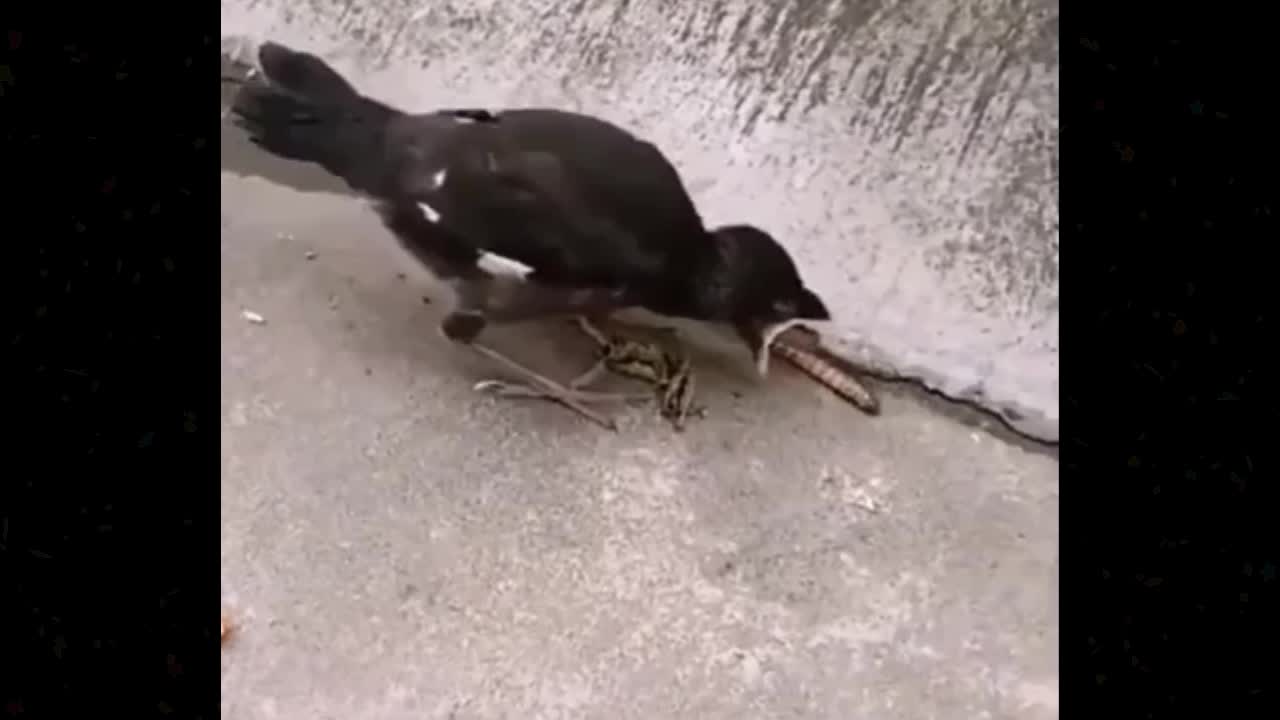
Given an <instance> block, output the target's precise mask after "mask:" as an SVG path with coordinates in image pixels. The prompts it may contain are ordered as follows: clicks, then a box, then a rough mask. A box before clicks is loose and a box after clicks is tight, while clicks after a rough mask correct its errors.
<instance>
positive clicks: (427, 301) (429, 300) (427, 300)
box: [422, 295, 431, 305]
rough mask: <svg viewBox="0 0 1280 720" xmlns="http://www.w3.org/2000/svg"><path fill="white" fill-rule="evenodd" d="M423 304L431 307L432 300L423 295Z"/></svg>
mask: <svg viewBox="0 0 1280 720" xmlns="http://www.w3.org/2000/svg"><path fill="white" fill-rule="evenodd" d="M422 304H423V305H430V304H431V298H429V297H427V296H426V295H423V296H422Z"/></svg>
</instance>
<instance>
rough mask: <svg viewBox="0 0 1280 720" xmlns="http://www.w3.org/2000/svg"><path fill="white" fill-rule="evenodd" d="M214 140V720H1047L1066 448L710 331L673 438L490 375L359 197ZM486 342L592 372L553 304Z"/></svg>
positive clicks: (631, 417) (229, 139) (230, 139)
mask: <svg viewBox="0 0 1280 720" xmlns="http://www.w3.org/2000/svg"><path fill="white" fill-rule="evenodd" d="M223 157H224V165H225V166H226V167H227V168H234V169H235V171H234V172H232V171H230V170H226V171H224V173H223V175H222V193H223V199H222V348H223V349H222V518H223V520H222V584H223V597H222V603H223V607H224V609H225V610H226V611H227V612H228V613H229V614H230V617H231V618H232V619H233V621H234V622H235V623H236V625H237V630H236V634H235V635H234V637H233V638H232V640H231V641H230V642H229V643H228V644H227V645H226V647H224V650H223V653H222V655H223V659H222V716H223V717H225V718H236V719H237V720H254V719H256V718H286V719H288V718H299V719H303V718H305V719H307V720H310V719H313V718H317V719H318V718H335V719H336V718H342V719H344V720H345V719H347V718H350V719H352V720H361V719H364V718H369V719H374V718H377V719H378V720H384V719H390V720H395V719H397V718H413V719H414V720H421V719H423V718H455V719H458V720H465V719H467V718H477V719H480V718H485V719H487V718H530V719H534V718H610V719H611V720H617V719H620V718H645V719H648V718H670V719H672V720H681V719H683V718H690V719H693V718H699V719H702V718H735V719H736V718H748V717H750V718H772V717H795V718H850V717H868V718H878V719H881V720H895V719H897V718H902V719H904V720H905V719H911V720H918V719H920V718H939V719H948V720H949V719H951V718H992V719H996V718H999V719H1004V718H1009V719H1013V718H1017V719H1019V720H1039V719H1040V718H1056V717H1057V716H1058V700H1057V678H1058V666H1057V656H1058V630H1057V627H1058V603H1057V596H1058V542H1057V528H1058V523H1057V517H1058V477H1057V469H1058V468H1057V463H1056V461H1055V460H1053V459H1052V458H1050V457H1046V456H1045V455H1043V454H1038V453H1035V452H1030V451H1028V450H1027V449H1025V448H1022V447H1018V446H1016V445H1013V444H1010V443H1006V442H1002V441H1000V440H998V439H996V438H994V437H992V436H991V435H989V434H987V433H985V432H980V431H978V430H975V429H974V428H970V427H966V426H964V425H962V424H961V423H958V422H956V421H955V420H953V419H951V418H948V417H946V416H943V415H939V414H938V413H936V412H934V411H933V410H931V409H930V408H929V407H927V406H926V405H924V404H921V403H920V402H919V401H918V399H917V398H914V397H912V396H911V395H910V394H909V393H908V394H889V395H887V396H885V397H884V398H883V403H882V404H883V412H882V415H881V416H879V417H875V418H871V417H868V416H866V415H862V414H861V413H859V412H857V411H856V410H854V409H853V408H851V407H850V406H849V405H847V404H846V403H844V402H843V401H841V400H839V399H837V398H835V397H834V396H832V395H831V394H830V393H828V392H826V391H825V390H823V389H822V388H820V387H818V386H816V385H815V384H813V383H812V382H811V381H809V380H808V379H806V378H804V377H803V376H801V375H799V374H797V373H795V372H791V371H789V368H787V367H786V366H785V364H781V363H779V364H777V365H776V366H775V372H774V373H773V374H771V376H770V378H769V379H768V380H767V381H759V380H757V379H755V378H754V377H753V375H752V370H751V367H750V362H749V360H748V359H747V358H746V357H745V353H735V352H734V351H733V349H732V348H730V347H729V346H717V345H716V343H715V342H714V339H713V338H704V340H705V341H706V342H705V343H703V344H699V345H696V346H695V356H694V359H695V363H696V367H697V370H698V376H699V388H700V400H701V402H702V403H704V404H706V405H707V406H708V409H709V415H708V417H707V418H706V419H705V420H701V421H695V422H692V423H691V424H690V426H689V428H688V429H687V430H686V431H685V432H684V433H676V432H674V431H673V430H672V429H671V427H670V426H669V425H668V424H666V423H665V422H663V421H662V420H661V419H659V418H658V417H656V415H655V414H654V412H653V410H652V408H640V407H637V408H626V409H620V410H619V411H618V412H617V416H618V417H619V418H620V421H621V423H620V424H621V426H622V430H621V432H619V433H609V432H607V431H603V430H602V429H600V428H598V427H597V426H594V425H592V424H590V423H588V422H585V421H583V420H582V419H581V418H579V417H577V416H576V415H574V414H572V413H570V412H568V411H566V410H564V409H562V408H560V407H557V406H555V405H552V404H549V403H543V402H538V401H529V402H525V401H510V400H500V399H496V398H492V397H489V396H486V395H483V394H480V393H477V392H475V391H473V390H472V387H471V386H472V384H473V383H474V382H475V381H477V380H479V379H483V378H487V377H493V376H495V375H496V373H495V369H494V368H492V367H490V366H487V365H486V364H485V363H483V362H481V361H479V360H478V359H477V358H476V357H474V356H473V355H471V354H470V353H468V352H467V351H466V350H465V349H462V348H458V347H456V346H454V345H452V344H450V343H448V342H447V341H445V340H444V339H443V338H441V337H440V335H439V334H438V333H437V331H436V329H435V328H436V325H437V323H438V322H439V319H440V317H441V313H442V309H443V306H444V305H445V304H446V303H447V301H448V298H447V296H446V295H444V294H443V293H442V292H441V288H440V287H439V286H438V285H437V284H436V283H434V282H433V281H432V280H431V279H430V278H429V277H426V276H425V275H423V274H422V273H421V271H419V270H418V269H417V268H415V267H414V266H413V265H412V263H411V262H409V261H408V260H407V259H405V258H404V257H402V256H401V254H400V251H399V249H398V248H397V246H396V245H395V243H394V241H393V240H391V238H389V237H388V236H387V235H386V233H385V231H384V230H382V228H381V227H380V226H379V225H378V223H377V221H376V219H375V218H374V217H373V215H372V213H370V212H369V211H368V210H367V209H365V208H364V207H363V205H362V204H361V203H360V202H359V201H357V200H355V199H354V198H352V197H350V196H348V195H345V194H339V193H334V192H332V191H333V190H336V189H338V188H337V187H336V186H334V185H333V184H332V183H331V182H329V181H327V180H326V179H325V178H324V177H323V175H321V174H320V173H318V172H316V171H314V170H312V169H310V168H306V167H304V166H299V165H296V164H293V163H287V162H283V161H278V160H274V159H271V158H266V157H263V156H262V155H260V154H258V153H256V152H255V151H254V150H253V149H252V147H251V146H248V144H247V143H245V141H244V140H243V138H241V137H238V131H235V130H229V131H228V133H227V134H226V135H224V144H223ZM267 178H270V179H267ZM273 180H280V181H281V182H274V181H273ZM296 188H305V189H306V190H307V191H306V192H300V191H299V190H298V189H296ZM424 298H425V300H424ZM245 311H250V312H252V313H255V314H256V315H257V316H259V317H260V318H261V319H262V322H261V323H258V322H251V321H249V320H248V319H246V316H245V315H244V313H245ZM488 338H489V340H490V342H492V343H493V344H494V345H495V346H497V347H499V348H500V349H503V350H506V351H508V352H511V353H512V354H513V355H517V356H518V357H520V358H521V359H522V360H526V361H528V362H529V363H530V364H532V365H534V366H536V367H539V368H545V369H547V370H548V372H550V373H553V374H555V375H557V376H559V377H568V376H570V375H572V374H575V373H576V372H577V371H578V370H580V369H581V368H582V367H583V366H584V365H585V364H587V363H589V362H590V345H589V343H588V342H587V341H586V340H585V338H582V337H580V336H578V335H576V334H574V333H573V332H572V331H571V330H569V329H567V328H565V327H563V326H562V325H561V324H557V323H555V322H551V323H546V324H533V325H530V326H524V327H513V328H503V329H500V330H495V331H493V332H492V333H491V334H490V335H488Z"/></svg>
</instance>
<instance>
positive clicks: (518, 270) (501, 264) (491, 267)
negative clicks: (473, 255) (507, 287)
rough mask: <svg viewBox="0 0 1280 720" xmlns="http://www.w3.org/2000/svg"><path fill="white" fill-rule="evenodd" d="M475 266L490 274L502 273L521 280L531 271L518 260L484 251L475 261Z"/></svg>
mask: <svg viewBox="0 0 1280 720" xmlns="http://www.w3.org/2000/svg"><path fill="white" fill-rule="evenodd" d="M476 267H478V268H480V269H481V270H483V271H485V272H487V273H489V274H490V275H504V276H507V277H514V278H519V279H521V280H523V279H524V278H525V277H526V276H528V274H529V273H531V272H533V268H531V267H529V266H528V265H525V264H524V263H522V262H520V261H519V260H512V259H511V258H509V257H504V256H502V255H496V254H494V253H491V252H486V253H484V254H482V255H481V256H480V259H479V260H477V261H476Z"/></svg>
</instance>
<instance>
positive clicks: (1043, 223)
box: [222, 0, 1058, 439]
mask: <svg viewBox="0 0 1280 720" xmlns="http://www.w3.org/2000/svg"><path fill="white" fill-rule="evenodd" d="M222 31H223V35H224V38H232V37H240V36H248V37H250V38H255V39H262V38H272V39H276V40H279V41H282V42H286V43H290V44H294V45H296V46H299V47H302V48H305V49H308V50H311V51H313V52H317V53H319V54H321V55H323V56H325V57H327V58H329V59H331V60H332V61H333V62H334V64H335V66H337V67H338V68H339V69H340V70H342V71H343V72H348V73H350V74H351V77H352V78H353V80H354V81H355V82H356V83H357V85H359V86H360V87H362V88H365V89H367V90H368V92H370V94H372V95H375V96H377V97H380V98H383V99H386V100H389V101H392V102H394V103H397V104H399V105H401V106H405V107H409V108H415V109H423V110H425V109H430V108H432V107H435V106H439V105H478V106H489V107H500V106H510V105H554V106H561V107H569V108H572V109H578V110H582V111H586V112H594V113H599V114H602V115H605V116H607V117H609V118H610V119H613V120H615V121H618V122H621V123H623V124H625V125H628V126H630V127H632V128H634V129H636V130H637V131H639V132H640V133H642V134H644V135H646V136H648V137H649V138H651V139H652V140H654V141H655V142H657V143H658V144H659V145H660V146H661V147H662V148H663V149H664V150H666V151H667V152H668V154H669V155H671V156H672V157H673V159H674V160H675V162H676V164H677V165H678V166H679V167H680V168H681V169H682V171H683V172H684V174H685V176H686V178H687V181H688V182H689V184H690V187H691V189H692V190H693V191H694V193H695V199H696V200H697V201H698V203H699V205H700V207H701V208H702V209H703V212H704V213H705V214H706V216H707V219H708V222H712V223H719V222H729V221H747V222H752V223H756V224H759V225H761V226H763V227H765V228H767V229H769V230H770V231H772V232H773V233H774V234H775V235H777V236H778V237H779V239H780V240H781V241H782V242H783V243H784V244H786V245H787V246H788V247H789V248H790V249H791V251H792V252H793V253H794V254H795V255H796V257H797V260H798V262H799V263H800V264H801V266H802V269H803V271H804V273H805V275H806V277H808V278H809V279H810V283H811V284H812V285H813V286H814V287H815V288H817V289H818V290H819V291H820V292H821V293H822V294H823V295H824V296H825V297H826V298H827V299H828V304H829V305H830V306H831V308H832V310H833V311H834V312H835V314H836V316H837V319H836V326H835V328H833V330H834V332H835V337H836V339H838V341H839V342H837V343H836V344H837V345H839V344H843V346H844V348H845V349H846V350H849V351H852V354H854V355H855V356H857V355H861V356H862V357H863V358H864V359H869V360H872V361H874V362H878V363H886V364H888V365H890V366H892V367H893V368H895V369H896V370H898V371H899V372H903V373H906V374H912V375H918V376H921V377H922V378H923V379H925V380H926V382H928V383H929V384H930V385H931V386H933V387H935V388H937V389H939V390H942V391H943V392H945V393H947V394H949V395H952V396H956V397H962V398H966V399H979V400H981V401H982V402H984V404H987V405H988V406H989V407H991V408H993V409H996V410H999V411H1002V412H1005V414H1006V416H1010V415H1012V416H1013V417H1012V419H1014V420H1015V421H1016V424H1018V425H1019V426H1020V427H1021V428H1022V429H1024V430H1025V431H1027V432H1030V433H1032V434H1035V435H1038V436H1041V437H1045V438H1049V439H1056V437H1057V424H1058V423H1057V421H1058V201H1057V189H1058V160H1057V150H1058V97H1057V90H1058V3H1057V2H1056V0H972V1H970V2H962V1H961V0H947V1H945V2H931V1H930V0H900V1H899V2H882V1H878V0H844V1H843V2H841V1H839V0H835V1H832V2H825V3H823V2H815V1H813V0H758V1H755V2H753V1H751V0H705V1H702V2H690V1H688V0H415V1H412V2H410V1H400V0H377V1H375V2H368V3H360V2H356V1H355V0H302V1H296V0H295V1H292V2H291V1H289V0H259V1H256V2H255V1H253V0H223V4H222ZM1009 411H1012V412H1011V413H1010V412H1009ZM1019 418H1021V419H1019Z"/></svg>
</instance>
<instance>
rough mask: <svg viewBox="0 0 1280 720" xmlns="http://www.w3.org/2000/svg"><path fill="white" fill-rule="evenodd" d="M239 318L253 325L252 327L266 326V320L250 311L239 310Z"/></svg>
mask: <svg viewBox="0 0 1280 720" xmlns="http://www.w3.org/2000/svg"><path fill="white" fill-rule="evenodd" d="M240 317H243V318H244V319H245V320H248V321H249V322H251V323H253V324H254V325H266V324H267V319H266V318H264V317H262V316H261V315H259V314H258V313H256V312H254V311H252V310H241V311H240Z"/></svg>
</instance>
